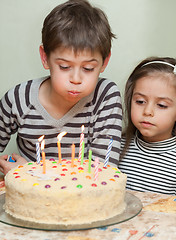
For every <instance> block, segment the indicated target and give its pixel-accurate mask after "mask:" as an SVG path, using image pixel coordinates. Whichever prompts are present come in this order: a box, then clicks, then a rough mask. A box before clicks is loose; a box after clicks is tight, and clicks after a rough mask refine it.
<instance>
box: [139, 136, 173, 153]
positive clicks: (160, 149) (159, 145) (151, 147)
mask: <svg viewBox="0 0 176 240" xmlns="http://www.w3.org/2000/svg"><path fill="white" fill-rule="evenodd" d="M134 140H135V143H136V145H137V146H138V148H139V149H140V150H142V151H143V152H146V153H153V154H156V153H157V154H162V153H165V152H168V151H174V150H176V136H174V137H172V138H169V139H166V140H163V141H160V142H145V141H143V140H142V139H141V138H140V136H139V133H138V132H136V135H135V139H134Z"/></svg>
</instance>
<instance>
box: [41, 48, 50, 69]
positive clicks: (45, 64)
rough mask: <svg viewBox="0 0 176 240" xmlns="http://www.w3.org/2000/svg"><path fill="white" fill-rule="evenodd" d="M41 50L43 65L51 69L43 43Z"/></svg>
mask: <svg viewBox="0 0 176 240" xmlns="http://www.w3.org/2000/svg"><path fill="white" fill-rule="evenodd" d="M39 52H40V58H41V61H42V64H43V67H44V68H45V69H49V66H48V58H47V55H46V53H45V51H44V48H43V45H41V46H40V48H39Z"/></svg>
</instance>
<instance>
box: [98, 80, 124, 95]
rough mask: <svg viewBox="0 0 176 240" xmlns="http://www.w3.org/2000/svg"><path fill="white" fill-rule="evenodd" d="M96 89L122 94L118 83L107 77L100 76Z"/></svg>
mask: <svg viewBox="0 0 176 240" xmlns="http://www.w3.org/2000/svg"><path fill="white" fill-rule="evenodd" d="M96 91H104V92H109V93H113V92H114V93H118V94H120V91H119V89H118V87H117V84H116V83H115V82H113V81H111V80H109V79H107V78H99V79H98V83H97V86H96V89H95V92H96Z"/></svg>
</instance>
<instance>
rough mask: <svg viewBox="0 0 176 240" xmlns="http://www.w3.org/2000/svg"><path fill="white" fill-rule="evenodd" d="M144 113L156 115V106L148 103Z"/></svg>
mask: <svg viewBox="0 0 176 240" xmlns="http://www.w3.org/2000/svg"><path fill="white" fill-rule="evenodd" d="M144 115H146V116H151V117H153V116H154V108H153V105H152V104H147V105H146V106H145V108H144Z"/></svg>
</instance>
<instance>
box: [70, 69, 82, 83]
mask: <svg viewBox="0 0 176 240" xmlns="http://www.w3.org/2000/svg"><path fill="white" fill-rule="evenodd" d="M70 82H71V83H73V84H81V83H82V78H81V73H80V72H79V70H74V71H73V72H72V74H71V76H70Z"/></svg>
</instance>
